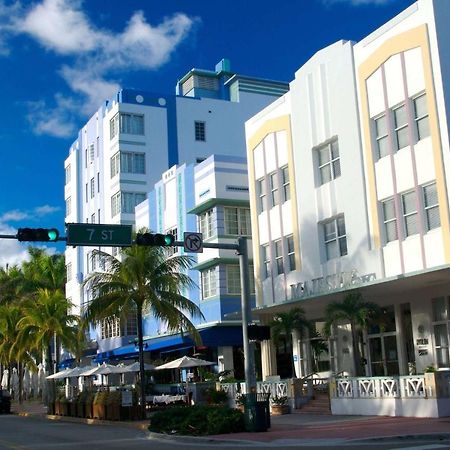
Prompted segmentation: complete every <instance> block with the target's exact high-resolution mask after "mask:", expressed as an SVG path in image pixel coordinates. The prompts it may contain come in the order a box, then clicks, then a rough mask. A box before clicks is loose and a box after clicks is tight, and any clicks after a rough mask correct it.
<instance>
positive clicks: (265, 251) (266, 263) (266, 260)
mask: <svg viewBox="0 0 450 450" xmlns="http://www.w3.org/2000/svg"><path fill="white" fill-rule="evenodd" d="M261 251H262V261H263V264H262V266H263V279H266V278H268V277H269V275H270V249H269V244H265V245H263V246H262V247H261Z"/></svg>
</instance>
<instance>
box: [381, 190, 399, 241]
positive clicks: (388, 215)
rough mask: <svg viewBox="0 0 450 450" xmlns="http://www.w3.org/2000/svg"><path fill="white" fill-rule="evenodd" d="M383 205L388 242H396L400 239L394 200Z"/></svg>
mask: <svg viewBox="0 0 450 450" xmlns="http://www.w3.org/2000/svg"><path fill="white" fill-rule="evenodd" d="M382 205H383V222H384V232H385V235H386V242H392V241H396V240H397V239H398V234H397V216H396V214H395V203H394V199H393V198H392V199H389V200H386V201H384V202H383V203H382Z"/></svg>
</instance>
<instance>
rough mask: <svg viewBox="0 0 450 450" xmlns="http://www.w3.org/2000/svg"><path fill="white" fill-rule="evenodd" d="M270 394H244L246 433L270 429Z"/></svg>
mask: <svg viewBox="0 0 450 450" xmlns="http://www.w3.org/2000/svg"><path fill="white" fill-rule="evenodd" d="M269 397H270V393H269V394H263V393H256V392H252V393H250V394H242V399H243V401H244V422H245V429H246V431H250V432H254V431H267V429H268V428H270V407H269Z"/></svg>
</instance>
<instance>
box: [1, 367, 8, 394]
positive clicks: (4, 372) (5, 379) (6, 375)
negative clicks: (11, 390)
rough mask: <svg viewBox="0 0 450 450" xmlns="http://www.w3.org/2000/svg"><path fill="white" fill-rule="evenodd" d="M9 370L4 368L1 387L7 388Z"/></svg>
mask: <svg viewBox="0 0 450 450" xmlns="http://www.w3.org/2000/svg"><path fill="white" fill-rule="evenodd" d="M8 376H9V370H8V369H5V370H4V371H3V376H2V389H8Z"/></svg>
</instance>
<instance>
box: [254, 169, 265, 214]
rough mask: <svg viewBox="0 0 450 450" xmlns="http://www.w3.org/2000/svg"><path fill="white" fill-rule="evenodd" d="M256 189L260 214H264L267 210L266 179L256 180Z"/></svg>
mask: <svg viewBox="0 0 450 450" xmlns="http://www.w3.org/2000/svg"><path fill="white" fill-rule="evenodd" d="M256 189H257V191H258V213H262V212H263V211H265V210H266V209H267V208H266V204H265V203H266V197H267V193H266V180H265V178H264V177H263V178H260V179H258V180H256Z"/></svg>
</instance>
